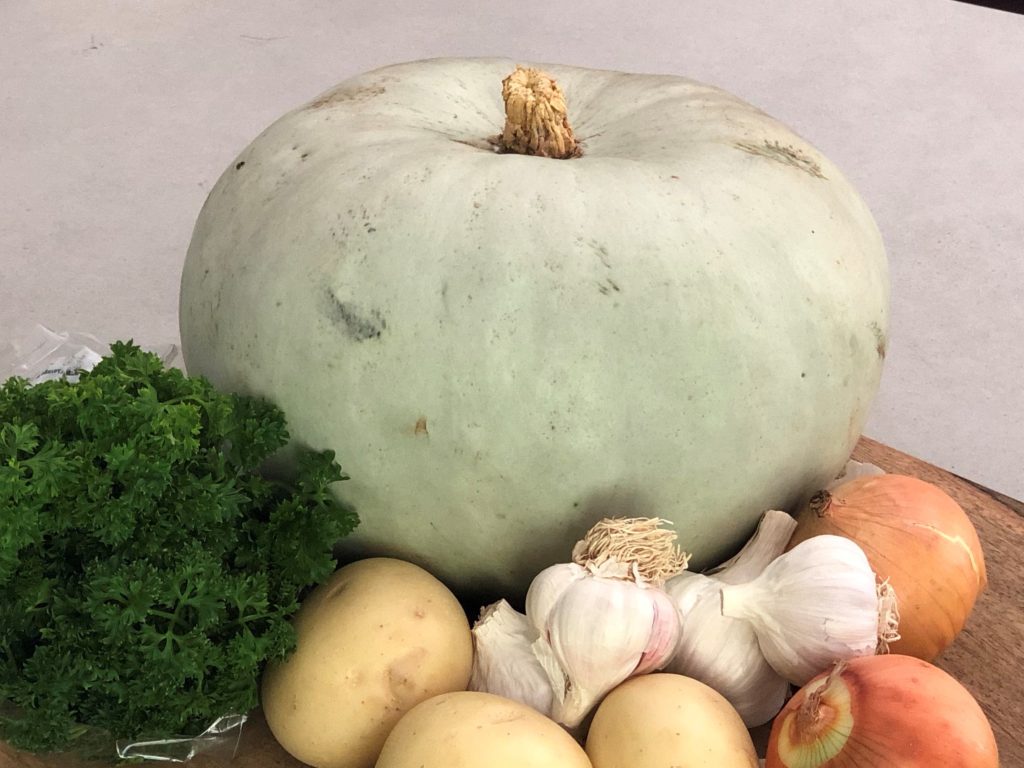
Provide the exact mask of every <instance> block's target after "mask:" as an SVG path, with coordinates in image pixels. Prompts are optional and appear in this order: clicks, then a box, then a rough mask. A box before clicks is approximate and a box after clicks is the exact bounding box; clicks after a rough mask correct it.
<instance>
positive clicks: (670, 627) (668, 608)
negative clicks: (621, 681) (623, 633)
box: [632, 589, 679, 675]
mask: <svg viewBox="0 0 1024 768" xmlns="http://www.w3.org/2000/svg"><path fill="white" fill-rule="evenodd" d="M650 592H651V595H650V597H651V607H652V609H653V611H654V616H653V618H652V620H651V634H650V637H649V638H648V639H647V647H646V648H645V649H644V653H643V655H642V656H641V657H640V661H639V662H638V663H637V665H636V669H634V670H633V672H632V674H633V675H646V674H648V673H649V672H655V671H657V670H659V669H662V668H663V667H664V666H665V665H666V664H668V662H669V661H670V660H671V659H672V655H673V654H674V653H675V651H676V644H677V643H678V641H679V613H678V611H676V607H675V605H673V604H672V598H670V597H669V596H668V595H667V594H665V593H664V592H663V591H662V590H659V589H652V590H650Z"/></svg>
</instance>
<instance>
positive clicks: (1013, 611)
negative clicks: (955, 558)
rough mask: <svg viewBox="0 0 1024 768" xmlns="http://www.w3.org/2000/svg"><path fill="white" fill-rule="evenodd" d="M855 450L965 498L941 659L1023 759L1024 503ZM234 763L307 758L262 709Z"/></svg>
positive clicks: (873, 446) (63, 763)
mask: <svg viewBox="0 0 1024 768" xmlns="http://www.w3.org/2000/svg"><path fill="white" fill-rule="evenodd" d="M854 458H855V459H857V460H859V461H866V462H870V463H872V464H876V465H878V466H880V467H881V468H882V469H884V470H886V471H887V472H892V473H896V474H905V475H914V476H916V477H919V478H921V479H923V480H927V481H928V482H931V483H934V484H936V485H938V486H940V487H941V488H943V489H945V490H946V492H947V493H949V494H950V495H951V496H952V497H953V498H954V499H956V500H957V501H958V502H959V503H960V505H961V506H962V507H963V508H964V509H965V510H966V512H967V514H968V515H969V516H970V518H971V520H972V521H973V522H974V525H975V526H976V527H977V529H978V535H979V536H980V538H981V543H982V547H983V549H984V552H985V563H986V566H987V570H988V580H989V583H988V589H987V590H986V591H985V592H984V593H983V594H982V595H981V597H980V598H979V600H978V602H977V604H976V605H975V608H974V612H973V613H972V614H971V618H970V621H969V622H968V624H967V627H966V628H965V629H964V631H963V632H962V633H961V634H960V636H959V637H958V638H957V640H956V642H955V643H954V644H953V645H952V646H951V647H950V648H949V649H948V650H947V651H946V652H945V653H944V654H943V655H942V656H941V657H940V658H939V659H938V661H937V662H936V663H937V664H938V665H939V666H940V667H942V668H943V669H945V670H946V671H948V672H949V673H950V674H952V675H953V676H955V677H956V678H957V679H958V680H960V681H961V682H962V683H963V684H964V685H965V686H966V687H967V688H968V689H969V690H970V691H971V692H972V693H973V694H974V696H975V697H976V698H977V699H978V701H979V702H980V703H981V706H982V708H983V709H984V710H985V712H986V713H987V714H988V717H989V719H990V720H991V722H992V728H993V729H994V730H995V733H996V738H997V739H998V741H999V751H1000V760H1001V764H1002V765H1003V766H1006V768H1016V767H1017V766H1024V725H1022V723H1024V655H1022V650H1021V649H1024V567H1022V564H1021V559H1022V558H1024V504H1021V503H1020V502H1017V501H1015V500H1013V499H1008V498H1006V497H1002V496H1000V495H999V494H996V493H993V492H991V491H989V490H987V489H984V488H981V487H979V486H977V485H974V484H972V483H970V482H969V481H967V480H964V479H962V478H959V477H957V476H955V475H952V474H950V473H949V472H946V471H944V470H941V469H938V468H937V467H934V466H932V465H930V464H927V463H925V462H923V461H920V460H918V459H915V458H914V457H912V456H908V455H907V454H904V453H900V452H899V451H895V450H893V449H892V448H889V447H887V446H885V445H882V444H881V443H878V442H875V441H874V440H871V439H868V438H863V439H862V440H861V441H860V443H859V444H858V446H857V449H856V451H855V452H854ZM766 734H767V729H766V728H761V729H758V730H757V731H756V732H755V733H754V736H755V741H757V742H759V743H760V744H762V745H763V744H764V742H765V740H766V738H765V737H766ZM113 764H114V763H111V765H113ZM227 764H228V762H227V761H226V760H224V759H220V758H216V757H209V756H206V757H204V756H200V757H197V758H196V759H195V760H193V761H191V762H190V763H189V766H190V768H223V767H224V766H226V765H227ZM77 765H78V763H77V761H74V760H72V759H69V758H67V757H64V756H57V757H40V756H35V755H28V754H25V753H20V752H15V751H13V750H11V749H10V748H9V747H6V746H5V745H2V744H0V768H77ZM164 765H166V763H165V764H164ZM230 765H231V766H232V768H302V765H303V764H302V763H299V762H298V761H296V760H294V759H293V758H291V757H289V756H288V755H287V754H286V753H285V752H284V751H283V750H282V749H281V748H280V747H279V746H278V745H277V744H276V742H275V741H274V739H273V737H272V736H271V735H270V733H269V731H268V730H267V727H266V724H265V723H264V722H263V720H262V719H261V718H260V716H259V714H258V713H257V714H255V715H254V717H253V718H252V719H251V720H250V722H249V723H248V724H247V725H246V726H245V729H244V733H243V735H242V741H241V745H240V747H239V750H238V754H237V756H236V757H235V758H234V760H232V761H231V762H230ZM101 768H102V767H101Z"/></svg>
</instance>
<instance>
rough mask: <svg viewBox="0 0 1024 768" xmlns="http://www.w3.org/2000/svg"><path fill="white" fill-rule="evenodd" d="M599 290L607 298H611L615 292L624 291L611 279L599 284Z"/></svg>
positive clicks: (607, 278)
mask: <svg viewBox="0 0 1024 768" xmlns="http://www.w3.org/2000/svg"><path fill="white" fill-rule="evenodd" d="M597 290H599V291H600V292H601V293H603V294H604V295H605V296H610V295H611V293H612V292H613V291H614V292H615V293H621V291H622V289H621V288H619V286H618V284H617V283H616V282H615V281H614V280H612V279H611V278H610V277H606V278H605V279H604V282H601V283H598V284H597Z"/></svg>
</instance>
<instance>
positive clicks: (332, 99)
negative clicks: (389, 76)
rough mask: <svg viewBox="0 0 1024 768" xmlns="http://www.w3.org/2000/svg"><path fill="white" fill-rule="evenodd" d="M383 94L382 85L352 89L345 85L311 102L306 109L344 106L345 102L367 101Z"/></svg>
mask: <svg viewBox="0 0 1024 768" xmlns="http://www.w3.org/2000/svg"><path fill="white" fill-rule="evenodd" d="M385 93H387V88H385V87H384V86H383V85H362V86H357V87H354V88H353V87H352V86H350V85H347V86H344V87H342V88H337V89H335V90H333V91H330V92H329V93H326V94H324V95H323V96H321V97H320V98H319V99H316V100H315V101H311V102H310V104H309V107H308V109H321V108H322V107H327V106H330V105H331V104H344V103H345V102H360V101H369V100H370V99H374V98H376V97H377V96H381V95H383V94H385Z"/></svg>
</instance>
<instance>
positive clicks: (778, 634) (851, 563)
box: [722, 535, 895, 685]
mask: <svg viewBox="0 0 1024 768" xmlns="http://www.w3.org/2000/svg"><path fill="white" fill-rule="evenodd" d="M894 599H895V596H894V595H893V594H892V593H891V590H888V589H884V588H882V589H881V593H880V587H879V586H878V585H877V584H876V580H875V574H874V572H873V571H872V570H871V566H870V565H869V564H868V559H867V556H866V555H865V554H864V551H863V550H862V549H861V548H860V547H859V546H858V545H857V544H856V543H854V542H853V541H851V540H850V539H847V538H844V537H842V536H831V535H826V536H815V537H813V538H811V539H807V540H806V541H804V542H801V543H800V544H798V545H797V546H796V547H794V548H793V549H791V550H790V551H789V552H786V553H785V554H783V555H781V556H779V557H778V558H776V559H775V560H774V561H772V562H771V563H770V564H769V565H768V567H767V568H765V569H764V571H763V572H762V573H761V575H760V576H758V577H757V578H756V579H754V580H752V581H748V582H746V583H743V584H725V585H723V586H722V614H723V615H725V616H728V617H730V618H735V619H746V620H747V621H749V622H750V624H751V626H752V627H753V629H754V632H755V633H756V634H757V639H758V645H759V646H760V647H761V651H762V653H763V654H764V656H765V658H766V659H767V660H768V663H769V664H771V665H772V667H773V668H774V669H775V671H776V672H778V673H779V674H780V675H782V676H783V677H784V678H786V679H787V680H788V681H790V682H791V683H795V684H796V685H804V684H805V683H807V681H808V680H810V679H811V678H812V677H814V676H815V675H816V674H818V673H819V672H821V671H822V670H824V669H827V668H828V667H829V665H830V664H832V663H833V662H835V661H842V660H846V659H851V658H855V657H857V656H867V655H871V654H874V653H875V652H876V650H877V649H878V648H879V646H880V645H883V646H884V643H885V641H886V639H887V638H886V637H879V631H880V628H890V629H891V628H894V627H895V622H894V621H893V620H892V618H893V615H894V614H893V609H894Z"/></svg>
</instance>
